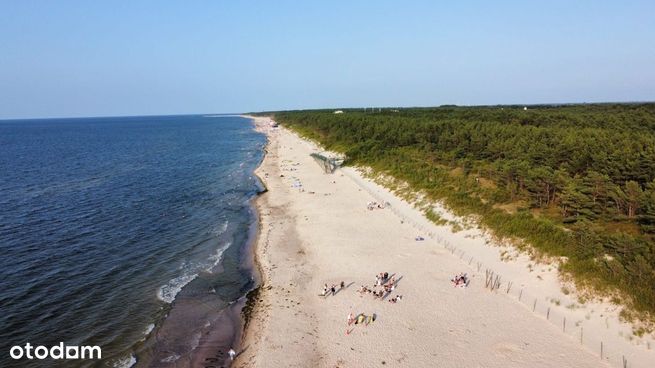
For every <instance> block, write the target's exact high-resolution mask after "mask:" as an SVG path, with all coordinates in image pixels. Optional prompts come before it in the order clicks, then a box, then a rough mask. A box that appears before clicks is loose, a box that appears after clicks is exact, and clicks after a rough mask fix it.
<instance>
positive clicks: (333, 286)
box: [330, 284, 337, 296]
mask: <svg viewBox="0 0 655 368" xmlns="http://www.w3.org/2000/svg"><path fill="white" fill-rule="evenodd" d="M330 291H331V292H332V296H334V295H335V294H336V293H337V285H334V284H333V285H332V287H331V288H330Z"/></svg>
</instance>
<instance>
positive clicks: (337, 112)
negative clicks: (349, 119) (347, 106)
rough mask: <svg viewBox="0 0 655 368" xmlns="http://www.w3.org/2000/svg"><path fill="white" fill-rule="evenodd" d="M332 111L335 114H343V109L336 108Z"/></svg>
mask: <svg viewBox="0 0 655 368" xmlns="http://www.w3.org/2000/svg"><path fill="white" fill-rule="evenodd" d="M334 113H335V114H343V110H336V111H335V112H334Z"/></svg>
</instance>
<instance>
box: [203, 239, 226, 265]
mask: <svg viewBox="0 0 655 368" xmlns="http://www.w3.org/2000/svg"><path fill="white" fill-rule="evenodd" d="M230 245H232V242H227V244H225V245H224V246H222V247H220V248H218V249H216V253H214V254H212V255H211V256H209V261H210V262H211V264H210V265H209V267H207V268H205V271H207V272H211V270H212V269H213V268H214V267H216V266H218V263H219V262H220V261H221V259H222V258H223V252H225V250H226V249H227V248H228V247H229V246H230Z"/></svg>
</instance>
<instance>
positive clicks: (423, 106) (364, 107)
mask: <svg viewBox="0 0 655 368" xmlns="http://www.w3.org/2000/svg"><path fill="white" fill-rule="evenodd" d="M652 103H655V100H642V101H604V102H546V103H498V104H477V105H476V104H472V105H458V104H441V105H413V106H373V105H369V106H350V107H345V106H337V107H334V106H331V107H311V108H293V109H282V110H259V111H246V112H208V113H167V114H137V115H133V114H126V115H93V116H49V117H29V118H0V122H3V121H21V120H59V119H109V118H138V117H155V116H195V115H223V116H242V115H246V114H262V113H273V112H283V111H315V110H332V109H344V110H354V109H371V108H375V109H425V108H441V107H471V108H472V107H502V106H511V107H513V106H526V107H529V106H574V105H614V104H615V105H639V104H652Z"/></svg>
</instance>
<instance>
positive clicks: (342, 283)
mask: <svg viewBox="0 0 655 368" xmlns="http://www.w3.org/2000/svg"><path fill="white" fill-rule="evenodd" d="M345 287H346V283H345V282H344V281H341V285H340V289H343V288H345Z"/></svg>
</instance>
